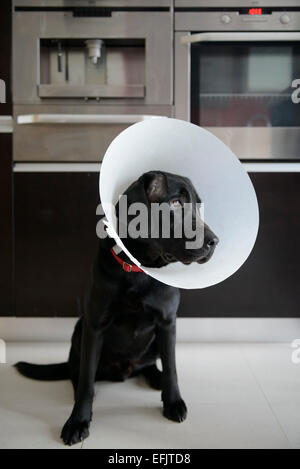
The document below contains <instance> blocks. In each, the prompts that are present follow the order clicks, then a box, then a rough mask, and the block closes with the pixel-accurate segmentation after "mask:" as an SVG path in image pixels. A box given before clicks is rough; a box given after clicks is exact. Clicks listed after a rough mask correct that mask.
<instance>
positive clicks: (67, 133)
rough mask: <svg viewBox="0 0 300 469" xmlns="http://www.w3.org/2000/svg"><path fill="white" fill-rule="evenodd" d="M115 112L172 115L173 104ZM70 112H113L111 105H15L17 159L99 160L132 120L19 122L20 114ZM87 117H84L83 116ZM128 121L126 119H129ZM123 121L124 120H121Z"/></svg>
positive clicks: (89, 113) (91, 114) (87, 114)
mask: <svg viewBox="0 0 300 469" xmlns="http://www.w3.org/2000/svg"><path fill="white" fill-rule="evenodd" d="M115 111H118V116H119V114H120V113H124V114H130V115H137V114H141V118H143V116H144V115H145V114H148V113H151V114H153V115H162V116H169V117H171V116H172V107H171V106H133V107H129V106H123V107H120V106H118V107H117V109H115ZM66 112H68V113H69V114H74V115H79V114H82V116H89V115H90V116H97V115H99V114H102V113H103V115H104V118H105V114H109V116H110V115H111V113H112V112H113V111H112V107H111V106H110V107H109V106H100V105H98V106H86V107H82V106H80V105H78V106H55V105H35V106H15V116H14V118H15V127H14V134H13V148H14V154H13V158H14V161H32V162H39V161H48V162H51V161H52V162H57V161H61V162H63V161H65V162H88V161H91V162H93V161H95V162H99V161H100V160H101V159H102V157H103V155H104V153H105V151H106V149H107V147H108V146H109V144H110V143H111V141H112V140H113V139H114V138H115V137H116V136H117V135H118V134H119V133H120V132H121V131H122V130H124V129H125V128H126V127H128V125H130V124H131V122H124V121H122V120H120V119H119V117H118V120H117V121H116V123H113V122H111V120H108V123H106V124H105V123H102V124H101V123H100V124H96V123H94V124H92V123H86V124H84V123H82V124H79V123H67V124H65V125H64V124H61V123H57V124H55V123H53V124H47V123H44V124H34V125H31V124H27V125H26V124H25V125H18V124H17V117H18V115H22V116H24V115H35V114H37V115H39V114H43V113H45V114H50V115H52V114H65V113H66ZM82 120H84V117H83V119H82ZM125 121H126V120H125ZM118 122H120V123H118Z"/></svg>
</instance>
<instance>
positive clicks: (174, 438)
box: [0, 343, 300, 448]
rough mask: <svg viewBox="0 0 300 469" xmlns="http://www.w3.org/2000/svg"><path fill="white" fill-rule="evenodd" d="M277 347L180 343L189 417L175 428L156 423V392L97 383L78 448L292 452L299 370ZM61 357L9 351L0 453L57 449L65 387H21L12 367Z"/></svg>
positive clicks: (48, 351) (134, 382)
mask: <svg viewBox="0 0 300 469" xmlns="http://www.w3.org/2000/svg"><path fill="white" fill-rule="evenodd" d="M285 347H287V346H282V345H274V346H268V345H267V346H263V345H238V344H231V345H230V344H181V343H180V344H178V346H177V367H178V375H179V382H180V386H181V390H182V395H183V397H184V399H185V401H186V403H187V405H188V410H189V413H188V418H187V420H186V421H185V422H183V423H181V424H177V423H174V422H170V421H168V420H166V419H165V418H164V417H163V416H162V404H161V400H160V392H158V391H154V390H151V389H150V388H148V387H147V385H146V384H145V382H144V380H143V379H142V378H135V379H131V380H128V381H126V382H125V383H108V382H102V383H97V385H96V389H97V395H96V398H95V403H94V417H93V422H92V424H91V435H90V437H89V438H88V439H87V440H85V441H84V444H83V448H288V447H290V445H291V444H292V445H293V446H294V447H299V446H300V439H299V438H298V435H300V405H299V406H298V405H297V404H298V402H296V401H297V399H298V398H296V393H297V389H298V388H299V390H300V380H299V379H298V375H297V373H296V371H295V370H297V372H299V370H300V365H299V367H297V366H296V365H292V367H291V366H290V363H288V364H286V360H287V357H288V353H287V348H285ZM68 348H69V346H68V344H53V343H51V344H48V343H44V344H37V343H34V344H20V343H19V344H9V346H8V352H7V358H8V362H9V365H0V381H1V386H0V422H1V425H0V448H64V446H63V445H62V443H61V441H60V439H59V434H60V431H61V428H62V425H63V423H64V421H65V420H66V419H67V418H68V417H69V414H70V412H71V409H72V404H73V393H72V387H71V384H70V383H69V382H67V381H60V382H51V383H47V382H39V381H32V380H28V379H26V378H23V377H21V376H20V375H18V374H17V372H16V370H15V369H14V368H12V367H11V366H10V364H12V363H14V362H16V361H18V360H28V361H33V362H35V363H55V362H56V361H64V360H66V358H67V354H68ZM288 350H289V349H288ZM289 352H290V350H289ZM272 357H273V358H274V357H275V358H276V360H275V361H274V362H273V360H272V363H271V364H270V360H271V359H272ZM277 375H278V376H279V378H280V376H283V381H282V380H280V379H279V378H278V377H276V376H277ZM291 396H295V398H294V400H293V399H290V398H291ZM288 399H289V400H288ZM298 429H299V431H298ZM287 437H288V439H289V441H288V439H287ZM73 448H80V445H75V446H74V447H73Z"/></svg>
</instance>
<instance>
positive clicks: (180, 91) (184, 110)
mask: <svg viewBox="0 0 300 469" xmlns="http://www.w3.org/2000/svg"><path fill="white" fill-rule="evenodd" d="M184 36H186V33H185V32H180V33H178V32H177V33H175V68H174V70H175V77H174V83H175V86H174V104H175V117H176V118H177V119H183V120H187V121H189V120H190V100H191V95H190V75H191V58H190V48H191V46H190V44H186V45H183V44H182V43H181V38H182V37H184Z"/></svg>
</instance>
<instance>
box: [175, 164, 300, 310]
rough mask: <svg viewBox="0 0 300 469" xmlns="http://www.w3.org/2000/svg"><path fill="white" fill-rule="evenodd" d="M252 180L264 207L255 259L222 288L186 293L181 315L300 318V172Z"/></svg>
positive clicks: (262, 175)
mask: <svg viewBox="0 0 300 469" xmlns="http://www.w3.org/2000/svg"><path fill="white" fill-rule="evenodd" d="M250 176H251V179H252V181H253V184H254V186H255V189H256V193H257V197H258V203H259V209H260V228H259V233H258V238H257V241H256V245H255V247H254V249H253V251H252V253H251V254H250V257H249V258H248V260H247V261H246V263H245V264H244V265H243V266H242V267H241V269H240V270H239V271H238V272H236V273H235V274H234V275H233V276H232V277H230V278H229V279H227V280H225V281H224V282H222V283H221V284H219V285H215V286H212V287H209V288H207V289H205V290H184V291H182V301H181V306H180V310H179V316H193V317H284V318H285V317H299V316H300V287H299V282H300V242H299V241H300V173H252V174H251V175H250ZM232 248H233V249H234V246H233V247H232Z"/></svg>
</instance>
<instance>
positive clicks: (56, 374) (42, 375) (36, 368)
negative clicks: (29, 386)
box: [14, 362, 70, 381]
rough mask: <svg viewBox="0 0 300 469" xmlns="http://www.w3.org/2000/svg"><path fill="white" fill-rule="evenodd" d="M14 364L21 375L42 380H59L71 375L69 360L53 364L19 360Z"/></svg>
mask: <svg viewBox="0 0 300 469" xmlns="http://www.w3.org/2000/svg"><path fill="white" fill-rule="evenodd" d="M14 366H15V368H17V370H18V371H19V373H21V375H23V376H26V377H27V378H32V379H38V380H40V381H58V380H62V379H68V378H69V377H70V373H69V365H68V362H65V363H55V364H51V365H35V364H33V363H27V362H18V363H16V364H15V365H14Z"/></svg>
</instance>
